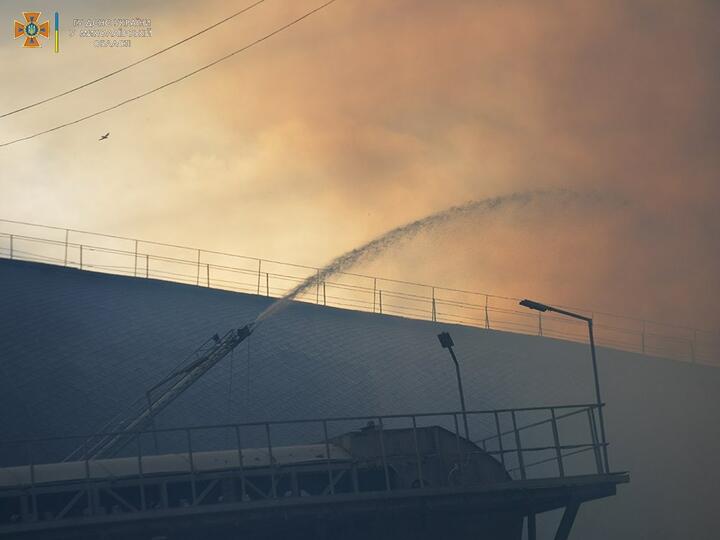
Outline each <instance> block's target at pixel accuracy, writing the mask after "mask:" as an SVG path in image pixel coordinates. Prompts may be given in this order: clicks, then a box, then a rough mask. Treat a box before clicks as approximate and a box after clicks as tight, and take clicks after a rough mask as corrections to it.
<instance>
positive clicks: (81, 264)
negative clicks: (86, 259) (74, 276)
mask: <svg viewBox="0 0 720 540" xmlns="http://www.w3.org/2000/svg"><path fill="white" fill-rule="evenodd" d="M82 255H83V247H82V244H80V270H82V266H83V260H82V259H83V257H82Z"/></svg>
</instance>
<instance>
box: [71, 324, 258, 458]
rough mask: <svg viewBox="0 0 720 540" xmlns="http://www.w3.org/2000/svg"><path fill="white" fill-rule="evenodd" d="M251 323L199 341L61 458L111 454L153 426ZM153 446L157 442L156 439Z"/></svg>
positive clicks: (238, 340)
mask: <svg viewBox="0 0 720 540" xmlns="http://www.w3.org/2000/svg"><path fill="white" fill-rule="evenodd" d="M253 327H254V324H253V323H250V324H247V325H245V326H243V327H242V328H237V329H232V330H230V331H229V332H228V333H226V334H225V335H224V336H223V337H222V338H221V337H220V336H218V335H217V334H215V335H214V336H213V337H212V338H210V339H209V340H207V341H206V342H205V343H203V344H202V345H201V346H200V348H199V349H197V350H196V351H195V352H194V353H193V354H192V355H191V356H190V358H189V359H188V360H186V361H185V362H183V364H182V365H180V366H179V367H178V368H176V369H175V370H173V371H172V372H171V373H170V374H169V375H167V376H166V377H165V378H163V379H162V380H161V381H160V382H158V383H157V384H155V385H154V386H153V387H152V388H150V389H149V390H148V391H147V392H146V393H145V396H144V397H143V398H141V399H139V400H137V401H135V402H134V403H133V404H132V405H131V406H130V411H129V412H124V413H121V414H120V415H118V416H116V417H115V418H113V419H112V420H111V421H110V422H108V423H107V424H106V425H105V427H104V428H103V429H102V432H103V434H101V435H100V436H98V437H97V438H91V439H88V440H86V441H85V442H84V443H83V445H82V446H80V447H79V448H77V449H76V450H75V451H73V452H72V453H71V454H70V455H69V456H67V457H66V458H65V460H64V461H75V460H93V459H100V458H110V457H113V456H115V455H116V454H117V453H118V452H119V451H120V450H122V449H123V448H124V447H125V446H127V445H128V444H129V443H131V442H132V441H134V440H135V439H136V438H137V437H138V436H139V435H140V433H141V432H142V431H143V430H147V428H148V427H152V428H154V426H155V417H156V416H157V415H158V414H159V413H160V412H161V411H163V410H164V409H165V408H166V407H167V406H168V405H170V404H171V403H172V402H173V401H175V400H176V399H177V398H178V397H179V396H180V395H182V394H183V392H185V391H186V390H187V389H188V388H190V386H192V385H193V383H195V382H196V381H197V380H198V379H200V377H202V376H203V375H204V374H205V373H207V372H208V371H209V370H210V369H211V368H212V367H213V366H215V365H216V364H217V363H218V362H220V361H221V360H222V359H223V358H225V357H226V356H227V355H228V354H230V353H231V352H232V351H233V350H234V349H235V348H236V347H237V346H238V345H240V343H242V342H243V341H245V339H247V338H248V337H249V336H250V334H252V332H253ZM156 445H157V441H156Z"/></svg>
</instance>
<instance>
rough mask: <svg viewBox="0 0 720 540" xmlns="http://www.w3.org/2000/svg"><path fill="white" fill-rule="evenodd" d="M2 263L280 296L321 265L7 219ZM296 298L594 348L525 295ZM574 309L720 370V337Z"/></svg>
mask: <svg viewBox="0 0 720 540" xmlns="http://www.w3.org/2000/svg"><path fill="white" fill-rule="evenodd" d="M0 226H1V227H2V230H1V231H0V257H4V258H9V259H18V260H24V261H34V262H42V263H47V264H56V265H61V266H66V267H74V268H79V269H81V270H91V271H95V272H105V273H110V274H117V275H126V276H133V277H139V278H147V279H160V280H166V281H173V282H177V283H185V284H189V285H195V286H198V287H211V288H215V289H224V290H229V291H237V292H243V293H250V294H257V295H264V296H269V297H274V298H279V297H282V296H283V295H284V294H285V293H287V292H288V291H290V290H291V289H292V288H294V287H295V286H296V285H297V284H299V283H301V282H302V281H304V280H305V279H307V278H308V277H310V276H312V275H317V273H318V272H319V271H320V269H319V268H316V267H310V266H304V265H298V264H292V263H286V262H280V261H273V260H267V259H259V258H255V257H248V256H243V255H234V254H230V253H222V252H217V251H210V250H203V249H197V248H189V247H185V246H177V245H172V244H163V243H158V242H149V241H145V240H137V239H133V238H125V237H119V236H111V235H104V234H98V233H92V232H87V231H79V230H74V229H62V228H56V227H47V226H43V225H36V224H31V223H23V222H16V221H9V220H1V219H0ZM297 300H299V301H303V302H311V303H315V304H321V305H324V306H331V307H338V308H345V309H352V310H359V311H366V312H371V313H380V314H387V315H396V316H401V317H408V318H413V319H423V320H431V321H437V322H445V323H456V324H464V325H469V326H476V327H481V328H488V329H494V330H504V331H510V332H517V333H524V334H536V335H541V336H547V337H553V338H559V339H565V340H571V341H579V342H586V341H587V327H586V325H584V324H583V323H581V322H579V321H575V320H572V319H568V318H566V317H560V316H556V315H552V314H548V313H539V312H538V313H535V312H531V311H528V310H523V309H521V308H518V306H517V303H518V301H519V300H520V299H519V298H513V297H507V296H499V295H493V294H489V293H482V292H476V291H466V290H459V289H452V288H446V287H440V286H433V285H426V284H421V283H413V282H409V281H402V280H393V279H385V278H380V277H375V276H367V275H363V274H356V273H350V272H343V273H339V274H337V275H335V276H333V277H332V279H331V280H326V281H321V282H318V283H317V285H316V286H315V287H313V288H312V290H310V291H306V292H305V293H303V294H302V295H300V296H299V297H298V298H297ZM558 307H566V308H569V309H573V310H575V311H579V312H581V313H582V314H584V315H587V316H591V317H593V319H594V323H595V324H594V327H595V340H596V342H597V343H598V344H599V345H602V346H606V347H612V348H616V349H621V350H627V351H632V352H640V353H643V354H648V355H652V356H659V357H665V358H671V359H675V360H683V361H690V362H703V363H706V364H714V365H717V362H718V360H717V357H718V353H719V352H720V333H718V332H714V333H713V332H709V331H704V330H699V329H695V328H689V327H684V326H677V325H670V324H665V323H659V322H654V321H648V320H642V319H637V318H632V317H626V316H622V315H614V314H610V313H603V312H592V311H590V310H585V309H580V308H574V307H570V306H558Z"/></svg>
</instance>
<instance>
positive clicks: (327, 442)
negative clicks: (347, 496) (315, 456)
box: [322, 420, 335, 495]
mask: <svg viewBox="0 0 720 540" xmlns="http://www.w3.org/2000/svg"><path fill="white" fill-rule="evenodd" d="M322 425H323V434H324V435H325V457H326V458H327V472H328V482H329V483H330V484H329V485H330V494H331V495H335V479H334V478H333V473H332V468H331V467H330V439H329V438H328V428H327V420H323V421H322Z"/></svg>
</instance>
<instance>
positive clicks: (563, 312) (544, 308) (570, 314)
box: [520, 299, 610, 473]
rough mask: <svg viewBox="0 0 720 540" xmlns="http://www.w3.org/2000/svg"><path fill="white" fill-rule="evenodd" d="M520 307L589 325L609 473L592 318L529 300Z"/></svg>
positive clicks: (601, 433)
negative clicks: (555, 314)
mask: <svg viewBox="0 0 720 540" xmlns="http://www.w3.org/2000/svg"><path fill="white" fill-rule="evenodd" d="M520 305H521V306H523V307H526V308H530V309H534V310H535V311H539V312H541V313H544V312H546V311H552V312H554V313H559V314H560V315H566V316H568V317H572V318H573V319H579V320H581V321H585V322H586V323H587V325H588V334H589V338H590V353H591V355H592V367H593V378H594V381H595V401H596V403H597V410H598V419H599V420H600V437H601V439H602V451H603V461H604V466H605V472H606V473H609V472H610V465H609V464H608V451H607V440H606V438H605V420H604V418H603V405H602V399H601V398H600V381H599V380H598V369H597V357H596V355H595V336H594V334H593V320H592V317H585V316H584V315H580V314H578V313H573V312H572V311H566V310H564V309H560V308H556V307H552V306H548V305H546V304H541V303H540V302H534V301H533V300H528V299H525V300H521V301H520Z"/></svg>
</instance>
